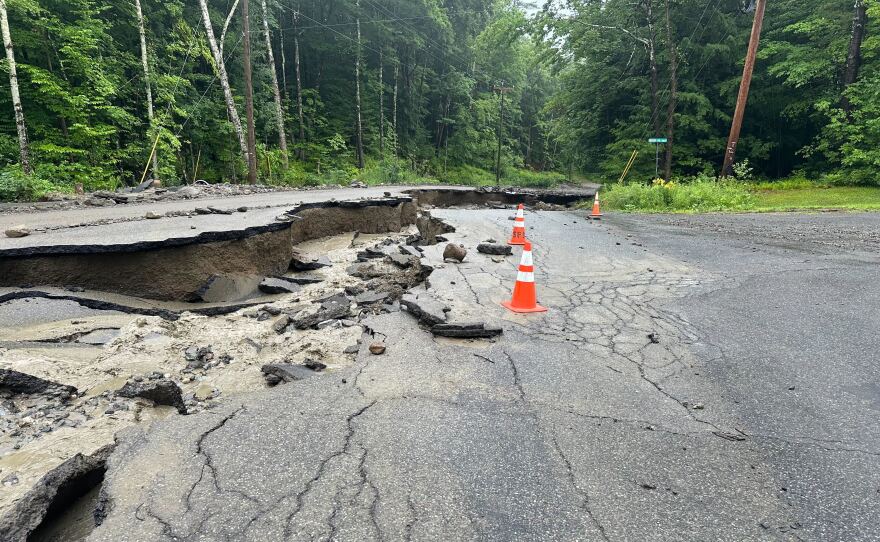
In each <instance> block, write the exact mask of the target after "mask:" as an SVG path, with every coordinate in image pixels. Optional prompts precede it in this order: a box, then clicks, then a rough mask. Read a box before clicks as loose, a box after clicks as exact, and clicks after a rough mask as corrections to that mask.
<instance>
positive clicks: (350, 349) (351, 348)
mask: <svg viewBox="0 0 880 542" xmlns="http://www.w3.org/2000/svg"><path fill="white" fill-rule="evenodd" d="M360 350H361V347H360V345H357V344H353V345H351V346H348V347H346V348H345V350H343V351H342V352H343V353H344V354H357V353H358V352H360Z"/></svg>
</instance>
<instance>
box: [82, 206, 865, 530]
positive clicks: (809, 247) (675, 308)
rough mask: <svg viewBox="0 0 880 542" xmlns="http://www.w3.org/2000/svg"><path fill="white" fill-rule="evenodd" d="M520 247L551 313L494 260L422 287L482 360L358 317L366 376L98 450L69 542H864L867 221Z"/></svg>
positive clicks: (647, 225)
mask: <svg viewBox="0 0 880 542" xmlns="http://www.w3.org/2000/svg"><path fill="white" fill-rule="evenodd" d="M437 214H440V215H442V216H445V217H446V218H447V219H448V220H449V221H450V222H452V223H453V224H454V225H456V226H457V227H458V228H459V229H458V233H457V234H455V235H454V236H453V238H454V239H455V240H460V241H461V242H463V243H465V244H466V245H468V246H471V247H473V246H474V245H475V244H476V243H477V242H479V241H481V240H483V239H485V238H487V237H490V236H491V237H495V238H496V239H502V238H504V236H505V235H507V234H508V229H509V227H510V222H508V221H507V215H508V214H509V213H507V212H503V211H480V212H475V211H445V212H442V213H441V212H438V213H437ZM527 221H528V224H529V236H530V237H531V239H532V240H533V242H534V243H535V257H536V260H537V261H536V265H537V277H538V281H539V295H540V297H541V301H542V303H543V304H545V305H546V306H548V307H549V308H550V312H549V313H547V314H546V315H529V316H514V315H511V314H509V313H507V312H506V311H505V310H504V309H502V308H501V307H500V305H499V302H500V301H502V300H504V299H505V298H506V297H507V296H509V292H510V288H511V287H512V281H513V279H514V277H515V275H516V272H515V266H516V263H517V261H516V260H517V257H510V258H508V259H507V261H505V262H502V263H496V262H494V261H493V260H492V259H491V258H489V257H486V256H483V255H480V254H477V253H475V252H473V251H472V253H471V254H470V255H469V256H468V259H467V261H466V263H464V264H461V265H453V264H447V265H446V266H444V267H439V268H438V269H437V271H435V273H434V274H433V275H432V276H431V278H430V284H431V289H432V291H433V292H435V294H436V295H437V296H439V297H441V298H445V299H446V300H447V301H449V302H450V303H451V305H452V306H453V311H452V314H453V315H454V317H455V318H457V319H462V320H466V319H473V318H481V319H488V320H490V321H491V322H493V323H496V324H500V325H502V326H503V327H504V328H505V333H504V335H503V337H501V338H500V339H499V340H498V341H497V342H495V343H483V342H460V341H459V342H453V341H441V340H435V339H433V338H432V337H431V336H430V335H429V334H427V333H426V332H424V331H423V330H420V329H419V328H418V327H417V325H416V324H415V322H414V320H412V319H411V318H410V317H409V316H408V315H406V314H402V313H397V314H390V315H383V316H380V317H375V318H373V319H372V320H371V321H370V322H369V325H370V327H371V330H372V333H373V334H375V335H376V336H377V337H381V338H384V340H385V342H386V343H387V345H388V351H387V353H386V354H385V355H383V356H371V355H370V354H369V353H368V352H367V351H366V345H367V344H368V343H369V341H365V344H364V346H363V348H362V351H361V353H360V354H359V357H358V362H357V364H356V365H355V366H354V367H353V368H352V369H351V370H349V371H343V372H339V373H334V374H328V375H326V376H323V377H319V378H313V379H310V380H308V381H302V382H298V383H293V384H288V385H285V386H282V387H279V388H276V389H273V390H270V391H266V392H264V393H260V394H257V395H254V396H250V397H247V398H244V399H239V400H237V401H231V402H230V403H228V404H227V405H226V406H225V407H223V408H221V409H218V410H217V411H215V412H213V413H210V414H204V415H199V416H191V417H176V418H174V419H170V420H167V421H165V422H162V423H160V424H158V425H156V426H154V427H153V428H152V429H151V430H149V431H147V432H141V431H138V430H133V431H131V432H129V433H127V434H125V435H122V436H121V437H120V446H119V448H118V451H117V452H116V454H115V455H114V456H113V458H112V459H111V465H110V470H109V472H108V475H107V480H106V484H105V491H106V492H107V495H108V496H109V498H110V500H111V503H112V507H111V512H110V514H109V516H108V518H107V520H106V521H105V523H104V524H103V526H101V527H99V528H98V529H97V530H96V531H95V532H94V533H93V534H92V535H91V537H90V539H89V540H91V541H93V542H97V541H108V542H110V541H112V542H118V541H132V542H133V541H156V540H199V541H221V540H254V541H257V540H260V541H262V540H285V539H286V540H358V541H360V540H535V541H539V540H540V541H547V540H566V541H568V540H613V541H617V540H652V541H653V540H670V541H672V540H676V541H678V540H713V541H720V540H730V541H743V540H847V541H857V540H858V541H861V540H865V541H868V540H880V522H878V519H877V518H880V416H878V414H880V367H878V361H877V360H878V357H877V352H878V351H880V339H878V334H877V322H880V297H878V294H877V289H876V288H874V285H875V284H877V281H878V278H880V277H878V274H880V273H878V266H877V263H878V260H880V258H878V254H877V252H876V251H875V250H874V249H873V248H872V247H875V245H873V244H872V243H873V242H872V241H871V238H872V236H873V235H874V234H875V232H876V231H877V229H878V226H880V215H837V216H825V215H821V216H816V215H812V216H804V215H787V216H783V217H779V216H772V215H766V216H749V217H748V218H745V219H744V218H741V217H736V216H725V217H696V218H685V219H681V218H669V217H609V219H608V220H606V221H605V222H603V223H601V224H596V223H590V222H588V221H586V220H585V219H584V218H583V217H581V216H577V215H575V214H571V213H530V214H529V215H528V216H527ZM837 230H844V231H846V232H847V233H846V234H845V235H844V236H843V237H842V238H841V241H840V242H839V243H837V244H835V243H826V242H821V241H819V242H814V241H813V240H814V239H820V238H826V239H827V238H832V237H834V236H836V235H837V233H835V232H836V231H837ZM809 231H814V232H818V233H817V234H816V235H812V236H811V235H806V234H803V233H804V232H809ZM802 234H803V235H802ZM838 245H839V246H838ZM853 247H855V248H853ZM441 248H442V247H432V249H431V251H430V253H429V257H430V258H433V259H435V260H438V263H439V251H440V249H441Z"/></svg>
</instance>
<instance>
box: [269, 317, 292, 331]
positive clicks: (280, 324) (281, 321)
mask: <svg viewBox="0 0 880 542" xmlns="http://www.w3.org/2000/svg"><path fill="white" fill-rule="evenodd" d="M289 325H290V316H288V315H286V314H283V315H281V316H280V317H278V319H277V320H275V322H273V323H272V329H273V330H275V333H284V330H285V329H287V326H289Z"/></svg>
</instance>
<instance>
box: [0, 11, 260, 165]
mask: <svg viewBox="0 0 880 542" xmlns="http://www.w3.org/2000/svg"><path fill="white" fill-rule="evenodd" d="M0 1H2V0H0ZM199 5H200V6H201V8H202V23H203V24H204V26H205V33H206V34H207V36H208V45H209V46H210V47H211V54H212V55H213V56H214V69H216V70H217V75H218V78H219V79H220V86H221V87H222V88H223V97H224V99H225V100H226V112H227V114H228V115H229V121H230V122H232V127H233V128H234V129H235V135H236V137H237V139H238V144H239V147H240V148H241V155H242V157H243V158H244V160H245V163H247V162H248V146H247V141H245V138H244V130H243V129H242V127H241V118H240V117H239V116H238V110H237V109H236V107H235V99H234V98H233V97H232V88H230V86H229V75H228V74H227V73H226V62H224V60H223V54H222V53H221V52H220V48H219V47H218V46H217V40H216V38H215V37H214V27H213V26H211V15H210V14H209V13H208V1H207V0H199Z"/></svg>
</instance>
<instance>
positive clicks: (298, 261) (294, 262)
mask: <svg viewBox="0 0 880 542" xmlns="http://www.w3.org/2000/svg"><path fill="white" fill-rule="evenodd" d="M332 265H333V263H332V262H331V261H330V258H328V257H327V256H311V255H309V254H303V253H301V252H294V254H293V258H292V259H291V260H290V268H291V269H293V270H294V271H314V270H315V269H321V268H322V267H330V266H332Z"/></svg>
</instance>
